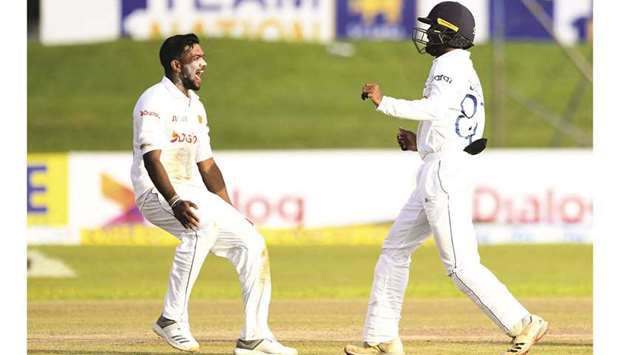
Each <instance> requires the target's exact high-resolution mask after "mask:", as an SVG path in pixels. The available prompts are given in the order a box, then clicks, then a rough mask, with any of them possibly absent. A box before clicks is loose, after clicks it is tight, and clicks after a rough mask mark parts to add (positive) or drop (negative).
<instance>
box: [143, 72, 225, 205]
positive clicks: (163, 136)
mask: <svg viewBox="0 0 620 355" xmlns="http://www.w3.org/2000/svg"><path fill="white" fill-rule="evenodd" d="M153 150H161V158H160V161H161V163H162V164H163V166H164V168H165V169H166V172H167V173H168V177H169V178H170V182H171V183H172V184H173V185H176V184H190V185H196V184H199V183H200V181H202V179H201V178H200V173H199V172H198V168H197V166H196V163H198V162H200V161H203V160H206V159H209V158H211V157H212V156H213V153H212V151H211V144H210V139H209V126H208V125H207V113H206V111H205V108H204V106H203V105H202V103H201V102H200V99H199V97H198V95H196V93H194V92H193V91H192V90H189V97H187V96H185V94H183V93H182V92H181V90H179V89H178V88H177V87H176V86H175V85H174V84H173V83H172V81H170V80H169V79H168V78H166V77H165V76H164V78H163V79H162V81H160V82H159V83H157V84H155V85H153V86H151V87H150V88H148V89H147V90H146V91H145V92H144V93H142V95H141V96H140V98H139V99H138V102H137V103H136V106H135V108H134V110H133V165H132V167H131V182H132V184H133V188H134V193H135V197H136V199H137V198H138V197H140V196H141V195H142V194H143V193H144V192H146V191H147V190H149V189H151V188H152V187H154V185H153V182H152V181H151V178H150V177H149V175H148V172H147V171H146V168H145V167H144V161H143V158H142V156H143V155H144V154H146V153H148V152H150V151H153Z"/></svg>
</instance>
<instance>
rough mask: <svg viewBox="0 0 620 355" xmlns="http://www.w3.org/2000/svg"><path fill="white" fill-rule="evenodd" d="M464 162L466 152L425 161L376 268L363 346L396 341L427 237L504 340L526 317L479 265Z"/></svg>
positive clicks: (433, 156)
mask: <svg viewBox="0 0 620 355" xmlns="http://www.w3.org/2000/svg"><path fill="white" fill-rule="evenodd" d="M469 159H472V157H471V156H470V155H469V154H467V153H465V152H455V153H451V154H441V153H432V154H429V155H427V156H426V157H425V158H424V164H423V165H422V166H421V167H420V169H419V171H418V176H417V186H416V189H415V191H414V192H413V193H412V195H411V197H410V198H409V200H408V201H407V203H406V204H405V206H404V207H403V208H402V210H401V212H400V214H399V215H398V217H397V218H396V220H395V222H394V224H393V225H392V227H391V229H390V232H389V234H388V236H387V237H386V239H385V241H384V243H383V248H382V250H381V255H380V256H379V260H378V262H377V265H376V267H375V273H374V280H373V285H372V291H371V294H370V300H369V303H368V313H367V315H366V322H365V325H364V334H363V337H364V341H366V342H368V343H381V342H386V341H391V340H393V339H395V338H396V337H398V334H399V321H400V317H401V309H402V305H403V298H404V294H405V289H406V288H407V283H408V281H409V267H410V264H411V254H412V253H413V252H414V251H415V250H416V249H417V248H418V247H419V246H420V245H421V244H422V242H423V241H424V240H425V239H427V238H428V237H429V236H430V235H431V234H432V235H433V237H434V239H435V244H436V245H437V248H438V250H439V257H440V258H441V261H442V263H443V265H444V266H445V268H446V270H447V273H448V276H449V277H450V278H451V279H452V281H453V283H454V284H455V285H456V287H458V288H459V289H460V290H461V291H462V292H463V293H465V294H466V295H467V296H468V297H469V298H470V299H471V300H472V301H474V302H475V303H476V304H477V305H478V306H479V307H480V309H481V310H482V311H483V312H484V313H485V314H486V315H487V316H488V317H489V318H490V319H491V320H492V321H493V322H495V323H496V324H497V325H498V326H499V327H500V328H501V329H502V330H503V331H504V332H505V333H506V334H508V335H510V336H514V335H516V334H513V333H514V332H518V331H520V327H521V320H522V319H523V318H524V317H526V316H528V315H529V313H528V311H527V310H526V309H525V308H524V307H523V306H522V305H521V304H520V303H519V302H518V301H517V300H516V299H515V298H514V297H513V296H512V294H511V293H510V292H509V291H508V289H507V288H506V286H504V284H502V283H501V282H500V281H499V280H498V279H497V278H496V277H495V276H494V275H493V273H491V272H490V271H489V270H488V269H487V268H486V267H484V266H483V265H482V264H480V256H479V254H478V242H477V239H476V234H475V231H474V226H473V223H472V210H471V209H472V193H471V185H472V184H471V182H470V178H469V175H468V171H467V169H468V160H469ZM513 327H514V329H513Z"/></svg>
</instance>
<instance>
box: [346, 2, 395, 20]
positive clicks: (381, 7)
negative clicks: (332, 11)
mask: <svg viewBox="0 0 620 355" xmlns="http://www.w3.org/2000/svg"><path fill="white" fill-rule="evenodd" d="M349 7H350V9H351V10H352V12H356V13H359V14H361V15H362V19H363V21H364V24H366V25H370V24H372V23H373V22H374V21H375V18H376V17H377V16H378V15H379V14H383V15H384V16H385V19H386V22H388V23H391V24H396V23H398V22H399V21H400V17H401V9H402V7H403V4H402V0H351V1H350V2H349Z"/></svg>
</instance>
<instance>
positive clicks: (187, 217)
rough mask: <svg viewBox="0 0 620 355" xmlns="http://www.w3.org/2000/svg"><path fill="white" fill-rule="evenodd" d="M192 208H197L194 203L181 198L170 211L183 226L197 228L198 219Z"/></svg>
mask: <svg viewBox="0 0 620 355" xmlns="http://www.w3.org/2000/svg"><path fill="white" fill-rule="evenodd" d="M192 208H196V209H197V208H198V206H196V204H195V203H193V202H192V201H188V200H181V201H179V202H178V203H177V204H175V205H174V207H172V212H173V213H174V217H175V218H176V219H178V220H179V222H181V224H182V225H183V227H185V228H188V229H192V230H196V229H198V224H199V223H200V220H199V219H198V217H197V216H196V214H194V212H193V211H192Z"/></svg>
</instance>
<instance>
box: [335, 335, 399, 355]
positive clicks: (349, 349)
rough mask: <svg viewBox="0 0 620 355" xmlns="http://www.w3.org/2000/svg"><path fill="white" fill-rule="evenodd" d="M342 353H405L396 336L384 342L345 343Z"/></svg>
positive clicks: (368, 354)
mask: <svg viewBox="0 0 620 355" xmlns="http://www.w3.org/2000/svg"><path fill="white" fill-rule="evenodd" d="M344 353H345V354H347V355H379V354H385V355H405V350H404V349H403V343H402V341H400V338H396V339H394V340H392V341H388V342H385V343H378V344H369V343H366V342H364V345H363V346H356V345H347V346H345V347H344Z"/></svg>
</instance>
